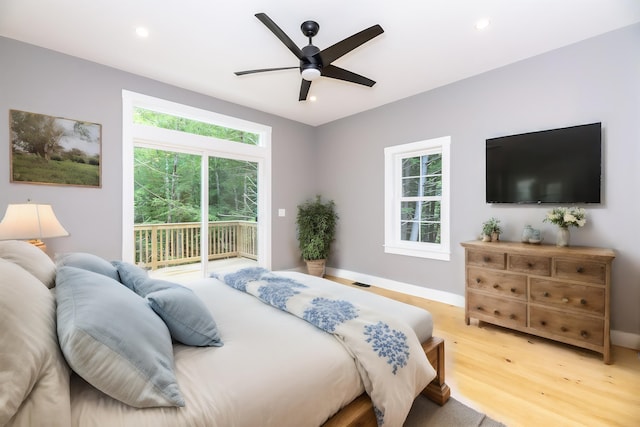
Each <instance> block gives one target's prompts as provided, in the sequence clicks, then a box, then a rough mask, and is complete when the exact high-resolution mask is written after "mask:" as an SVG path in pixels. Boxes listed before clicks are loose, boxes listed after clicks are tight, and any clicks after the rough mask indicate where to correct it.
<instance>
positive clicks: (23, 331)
mask: <svg viewBox="0 0 640 427" xmlns="http://www.w3.org/2000/svg"><path fill="white" fill-rule="evenodd" d="M5 248H6V247H5ZM35 249H36V250H37V251H40V249H38V248H35ZM0 343H1V344H0V426H4V425H9V426H28V425H34V426H35V425H47V426H69V425H71V407H70V403H69V368H68V367H67V365H66V363H65V361H64V358H63V356H62V353H61V352H60V348H59V347H58V338H57V336H56V305H55V298H54V297H53V295H52V294H51V291H50V290H48V289H47V288H45V287H44V286H42V283H41V282H40V281H39V280H38V279H37V278H36V277H34V276H33V275H32V274H30V273H28V272H27V271H26V270H24V269H22V268H21V267H20V266H19V265H17V264H14V263H12V262H9V261H6V260H4V259H0Z"/></svg>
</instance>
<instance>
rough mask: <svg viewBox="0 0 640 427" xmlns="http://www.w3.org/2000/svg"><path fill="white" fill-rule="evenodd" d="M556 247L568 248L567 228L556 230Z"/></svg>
mask: <svg viewBox="0 0 640 427" xmlns="http://www.w3.org/2000/svg"><path fill="white" fill-rule="evenodd" d="M556 246H560V247H564V246H569V228H568V227H560V228H558V234H557V235H556Z"/></svg>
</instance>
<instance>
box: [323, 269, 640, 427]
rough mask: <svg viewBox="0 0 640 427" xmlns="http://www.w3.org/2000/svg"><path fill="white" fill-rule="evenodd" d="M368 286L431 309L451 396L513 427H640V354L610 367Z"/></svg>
mask: <svg viewBox="0 0 640 427" xmlns="http://www.w3.org/2000/svg"><path fill="white" fill-rule="evenodd" d="M327 278H328V279H332V280H335V281H337V282H340V283H343V284H350V283H351V281H349V280H344V279H340V278H335V277H327ZM374 285H375V284H374ZM361 289H367V290H369V291H370V292H375V293H378V294H381V295H385V296H387V297H390V298H394V299H396V300H399V301H402V302H405V303H408V304H412V305H416V306H419V307H422V308H425V309H427V310H428V311H430V312H431V314H432V315H433V319H434V325H435V326H434V335H436V336H439V337H442V338H444V339H445V342H446V343H445V355H446V378H447V383H448V384H449V386H450V387H451V395H452V396H453V397H455V398H456V399H458V400H459V401H461V402H463V403H465V404H466V405H468V406H471V407H472V408H475V409H476V410H478V411H480V412H483V413H486V414H487V415H489V416H490V417H492V418H494V419H496V420H498V421H500V422H502V423H504V424H506V425H507V426H510V427H519V426H524V427H529V426H543V427H555V426H567V427H573V426H576V427H584V426H589V427H599V426H603V427H605V426H607V427H608V426H620V427H632V426H640V358H639V355H638V352H636V351H634V350H630V349H626V348H622V347H615V346H614V347H613V348H612V358H613V364H612V365H605V364H604V363H603V362H602V357H601V355H600V354H598V353H595V352H590V351H588V350H583V349H580V348H577V347H572V346H569V345H565V344H561V343H556V342H554V341H550V340H545V339H543V338H538V337H533V336H530V335H527V334H522V333H519V332H515V331H511V330H508V329H503V328H500V327H498V326H493V325H489V324H485V323H480V324H479V323H478V322H477V321H472V323H471V325H469V326H467V325H465V323H464V309H462V308H460V307H454V306H451V305H447V304H442V303H438V302H435V301H429V300H425V299H422V298H418V297H414V296H410V295H406V294H400V293H396V292H393V291H389V290H386V289H382V288H377V287H375V286H372V287H371V288H361Z"/></svg>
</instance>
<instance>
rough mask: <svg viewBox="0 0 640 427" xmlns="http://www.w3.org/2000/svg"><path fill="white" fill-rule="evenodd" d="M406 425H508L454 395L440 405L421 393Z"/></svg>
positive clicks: (434, 426)
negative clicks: (478, 410) (464, 402)
mask: <svg viewBox="0 0 640 427" xmlns="http://www.w3.org/2000/svg"><path fill="white" fill-rule="evenodd" d="M404 427H506V426H505V425H504V424H502V423H499V422H497V421H495V420H493V419H491V418H489V417H487V416H486V415H484V414H481V413H480V412H477V411H476V410H474V409H472V408H469V407H468V406H466V405H464V404H462V403H460V402H458V401H457V400H455V399H454V398H453V397H451V398H449V401H448V402H447V403H446V404H445V405H443V406H440V405H438V404H436V403H433V402H432V401H430V400H429V399H427V398H426V397H424V396H422V395H419V396H418V397H417V398H416V400H415V402H413V406H412V407H411V412H409V416H408V417H407V420H406V421H405V423H404Z"/></svg>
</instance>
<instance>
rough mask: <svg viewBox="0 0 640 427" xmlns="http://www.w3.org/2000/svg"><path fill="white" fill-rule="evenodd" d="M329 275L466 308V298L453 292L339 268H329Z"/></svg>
mask: <svg viewBox="0 0 640 427" xmlns="http://www.w3.org/2000/svg"><path fill="white" fill-rule="evenodd" d="M327 274H330V275H331V276H336V277H342V278H344V279H349V280H353V281H356V282H362V283H374V284H375V286H377V287H379V288H384V289H389V290H392V291H396V292H402V293H403V294H407V295H413V296H416V297H420V298H425V299H429V300H432V301H438V302H442V303H445V304H450V305H454V306H456V307H464V296H460V295H456V294H453V293H451V292H445V291H439V290H437V289H430V288H423V287H422V286H416V285H411V284H408V283H403V282H398V281H395V280H389V279H385V278H384V277H376V276H371V275H368V274H362V273H356V272H354V271H349V270H341V269H337V268H330V267H327Z"/></svg>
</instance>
